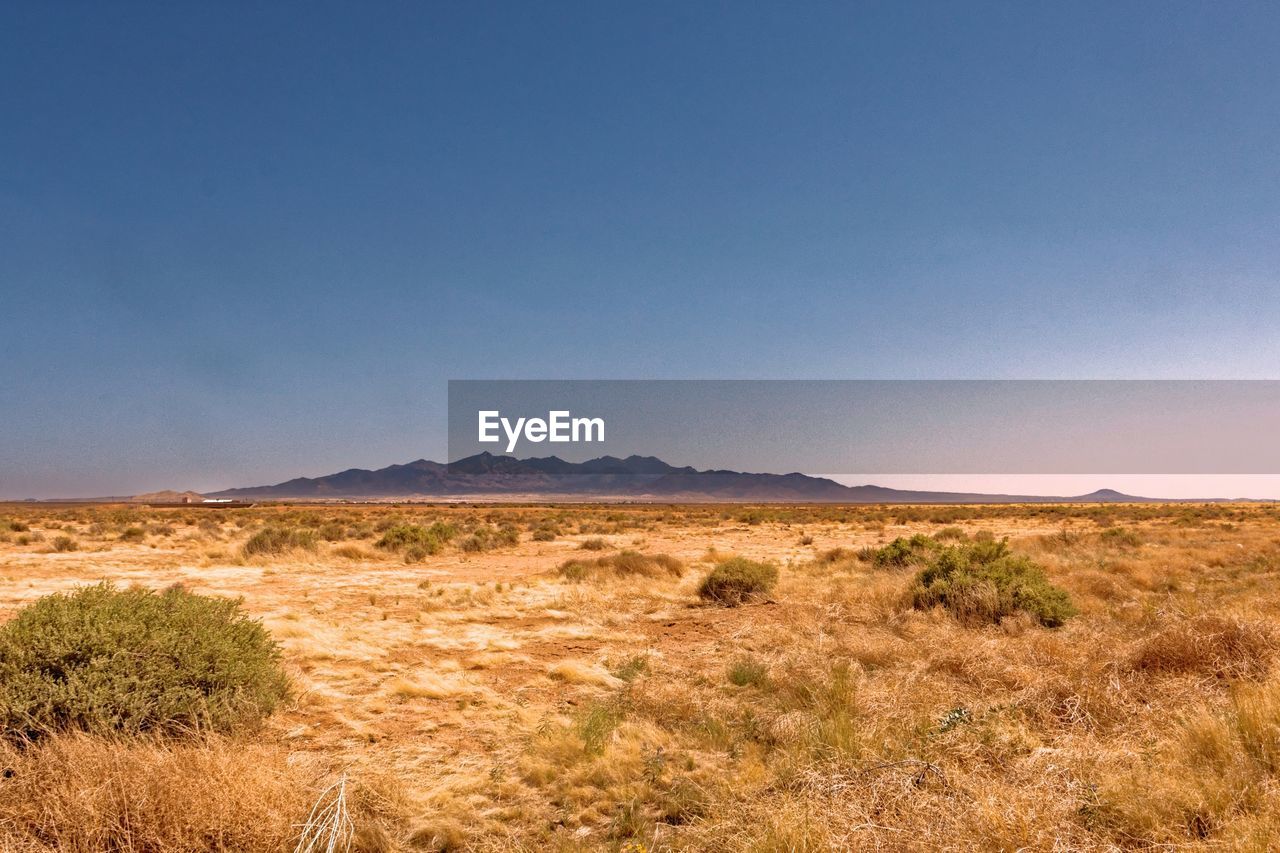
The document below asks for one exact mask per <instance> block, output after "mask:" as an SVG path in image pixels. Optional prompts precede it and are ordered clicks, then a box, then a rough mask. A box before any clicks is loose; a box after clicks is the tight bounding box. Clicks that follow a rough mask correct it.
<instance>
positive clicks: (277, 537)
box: [244, 527, 316, 556]
mask: <svg viewBox="0 0 1280 853" xmlns="http://www.w3.org/2000/svg"><path fill="white" fill-rule="evenodd" d="M295 549H296V550H302V551H314V550H315V549H316V535H315V533H313V532H312V531H310V530H298V529H296V528H293V527H264V528H262V529H261V530H259V531H258V532H257V533H255V534H253V535H252V536H250V537H249V541H248V542H246V543H244V553H245V556H253V555H255V554H266V555H271V554H283V553H285V552H286V551H293V550H295Z"/></svg>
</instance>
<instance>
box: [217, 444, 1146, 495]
mask: <svg viewBox="0 0 1280 853" xmlns="http://www.w3.org/2000/svg"><path fill="white" fill-rule="evenodd" d="M466 496H474V497H502V496H508V497H512V498H515V497H540V498H545V497H566V498H610V499H631V500H661V501H768V502H822V503H937V504H947V503H1058V502H1092V503H1121V502H1135V501H1145V502H1159V501H1160V499H1158V498H1142V497H1136V496H1133V495H1125V494H1121V493H1120V492H1117V491H1114V490H1112V489H1100V490H1098V491H1096V492H1091V493H1090V494H1087V495H1075V496H1056V497H1055V496H1046V495H990V494H980V493H968V492H928V491H914V490H910V489H891V488H886V487H884V486H873V485H865V486H845V485H842V484H840V483H837V482H836V481H835V480H831V479H828V478H825V477H813V476H809V475H807V474H750V473H744V472H741V471H723V470H709V471H699V470H697V469H695V468H692V467H689V466H684V467H677V466H674V465H669V464H668V463H666V462H664V461H662V460H661V459H658V458H656V457H653V456H628V457H627V458H626V459H619V458H618V457H615V456H602V457H600V458H598V459H591V460H588V461H586V462H566V461H565V460H563V459H560V458H559V457H556V456H547V457H541V458H531V459H516V458H515V457H512V456H495V455H493V454H491V453H487V452H486V453H480V454H477V455H475V456H469V457H467V458H466V459H461V460H458V461H457V462H453V463H448V464H446V463H441V462H432V461H430V460H427V459H419V460H417V461H415V462H409V463H406V464H403V465H389V466H387V467H386V468H379V469H377V470H368V469H364V468H349V469H347V470H346V471H340V472H338V473H336V474H329V475H327V476H323V477H298V478H296V479H293V480H287V481H285V482H283V483H277V484H275V485H272V486H252V487H248V488H237V489H226V490H224V491H221V492H214V493H213V494H212V497H219V498H237V499H241V500H270V499H293V500H297V499H311V500H324V499H332V498H349V499H350V498H381V499H386V498H426V497H436V498H456V497H466Z"/></svg>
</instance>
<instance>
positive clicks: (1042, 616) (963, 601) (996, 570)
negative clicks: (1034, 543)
mask: <svg viewBox="0 0 1280 853" xmlns="http://www.w3.org/2000/svg"><path fill="white" fill-rule="evenodd" d="M910 596H911V603H912V606H913V607H915V608H917V609H928V608H931V607H934V606H935V605H941V606H942V607H944V608H945V609H946V610H947V611H948V612H950V613H951V614H952V615H953V616H955V617H956V618H957V619H959V620H960V621H961V622H963V623H966V624H981V623H991V622H999V621H1000V620H1001V619H1003V618H1004V617H1006V616H1012V615H1014V614H1016V613H1025V614H1027V615H1028V616H1030V617H1031V618H1033V619H1035V620H1036V621H1037V622H1039V623H1040V624H1042V625H1046V626H1049V627H1055V626H1058V625H1061V624H1062V623H1063V622H1065V621H1066V620H1067V619H1068V618H1070V617H1071V616H1073V615H1075V613H1076V610H1075V607H1074V606H1073V605H1072V603H1071V598H1070V596H1068V595H1067V593H1066V591H1065V590H1063V589H1060V588H1058V587H1056V586H1053V585H1052V584H1051V583H1049V581H1048V579H1047V578H1046V577H1045V575H1044V571H1043V570H1042V569H1041V568H1040V567H1039V566H1038V565H1036V564H1035V563H1033V562H1032V561H1031V560H1030V559H1028V558H1027V557H1024V556H1019V555H1014V554H1011V553H1009V545H1008V543H1007V542H1006V541H1004V540H1001V541H999V542H976V543H974V544H971V545H958V546H953V547H949V548H943V549H942V550H940V551H938V552H937V554H936V555H934V557H933V558H932V559H931V560H930V562H929V564H928V565H927V566H925V567H924V568H923V569H922V570H921V571H920V573H919V574H918V575H917V576H916V579H915V583H914V584H913V585H912V587H911V590H910Z"/></svg>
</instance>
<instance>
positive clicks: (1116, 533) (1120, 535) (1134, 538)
mask: <svg viewBox="0 0 1280 853" xmlns="http://www.w3.org/2000/svg"><path fill="white" fill-rule="evenodd" d="M1098 540H1099V541H1100V542H1102V544H1103V545H1107V546H1109V547H1112V548H1137V547H1138V546H1140V545H1141V544H1142V537H1141V536H1139V535H1138V532H1137V531H1136V530H1129V529H1128V528H1126V527H1108V528H1107V529H1106V530H1104V531H1102V532H1101V533H1099V534H1098Z"/></svg>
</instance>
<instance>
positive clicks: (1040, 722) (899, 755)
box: [0, 504, 1280, 851]
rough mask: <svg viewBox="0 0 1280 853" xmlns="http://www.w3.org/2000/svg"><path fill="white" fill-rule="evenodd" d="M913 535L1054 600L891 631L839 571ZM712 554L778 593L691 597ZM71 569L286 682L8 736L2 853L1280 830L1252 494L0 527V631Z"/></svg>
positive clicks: (868, 565)
mask: <svg viewBox="0 0 1280 853" xmlns="http://www.w3.org/2000/svg"><path fill="white" fill-rule="evenodd" d="M432 525H436V526H435V527H434V528H433V527H432ZM264 531H266V533H264ZM914 534H928V535H930V536H932V537H934V540H933V541H932V543H931V544H930V545H929V547H930V548H945V547H946V546H948V545H955V544H957V543H960V544H964V543H970V542H974V541H979V540H984V539H995V540H997V541H998V540H999V539H1002V538H1006V537H1007V538H1008V540H1009V545H1010V547H1011V548H1012V551H1013V553H1014V554H1016V555H1025V556H1027V557H1029V558H1030V559H1032V560H1034V561H1035V562H1036V563H1037V564H1039V565H1040V566H1041V567H1043V569H1044V571H1045V573H1046V574H1047V576H1048V578H1049V580H1050V581H1051V582H1052V583H1053V584H1055V585H1057V586H1058V587H1061V588H1062V589H1064V590H1066V591H1067V593H1068V594H1069V595H1070V599H1071V602H1072V605H1073V607H1074V609H1075V610H1076V611H1078V612H1077V613H1076V614H1075V615H1074V616H1072V617H1070V618H1068V619H1066V621H1065V624H1063V625H1061V626H1060V627H1052V628H1050V627H1044V626H1043V625H1041V624H1038V623H1037V622H1036V621H1035V620H1034V619H1032V618H1030V617H1028V616H1027V615H1026V614H1023V613H1017V614H1014V615H1010V616H1006V617H1005V618H1003V619H1000V620H998V621H995V620H991V621H987V622H983V621H981V620H975V619H958V618H956V616H955V615H954V614H953V613H951V612H948V611H947V610H944V609H943V608H942V607H932V608H927V607H919V608H917V607H913V606H912V600H911V597H910V590H911V588H912V585H913V582H914V579H915V577H916V574H917V571H918V570H919V568H920V566H919V565H918V559H917V557H915V556H911V555H907V556H905V557H904V558H903V560H902V561H901V562H902V565H896V564H894V563H893V562H890V561H887V560H885V559H877V558H876V556H875V553H874V550H873V549H879V548H882V547H884V546H886V545H888V544H889V543H891V542H892V541H893V540H895V539H897V538H898V537H910V536H912V535H914ZM863 549H867V550H865V551H864V550H863ZM625 552H637V553H638V554H640V555H649V556H654V555H666V556H667V557H669V558H672V559H663V560H659V561H653V560H644V559H643V558H641V557H636V556H635V555H627V556H625V557H620V556H619V555H622V554H624V553H625ZM860 552H861V553H860ZM931 553H932V552H931ZM733 556H741V557H745V558H748V559H749V560H752V561H759V562H765V563H771V564H773V565H774V566H776V567H777V568H778V581H777V585H776V587H774V588H773V589H772V590H771V591H770V592H769V593H768V594H767V595H759V596H756V597H753V598H750V599H749V600H747V601H746V603H744V604H743V605H742V606H733V607H730V606H722V605H721V604H719V603H716V602H710V601H707V600H705V599H703V598H700V597H699V595H698V592H697V591H698V588H699V584H700V583H701V581H702V579H703V577H704V576H705V575H706V574H707V573H708V572H709V571H710V570H711V569H712V568H713V567H714V566H716V565H717V564H720V563H722V562H723V561H724V560H726V559H727V558H729V557H733ZM602 558H603V559H602ZM566 563H568V564H569V565H568V566H565V564H566ZM562 566H565V569H564V571H561V570H560V568H561V567H562ZM103 579H106V580H110V581H113V582H114V583H116V584H118V585H120V586H127V585H132V584H140V585H144V586H146V587H150V588H157V589H158V588H163V587H168V586H171V585H174V584H181V585H182V586H183V587H184V588H186V589H188V590H190V591H193V592H198V593H205V594H210V595H217V596H231V597H240V598H243V602H244V607H245V609H246V610H247V611H248V612H249V613H251V614H252V615H253V616H255V617H257V618H260V619H261V620H262V622H263V624H264V625H265V626H266V627H267V628H268V629H269V630H270V632H271V633H272V635H273V636H274V637H275V638H276V640H277V641H278V642H279V643H280V645H281V647H282V649H283V660H284V663H285V666H286V669H287V671H288V674H289V676H290V678H291V681H292V685H293V695H292V697H291V698H290V700H289V701H288V702H287V703H286V705H285V707H284V708H282V709H281V710H278V711H277V712H276V713H275V714H274V715H272V716H271V717H270V718H268V720H267V721H266V723H265V724H264V725H263V727H262V728H260V729H257V730H253V731H246V732H243V733H239V734H235V735H233V736H217V737H215V736H209V737H201V738H186V739H179V740H174V739H169V740H155V739H141V738H135V739H131V740H123V739H101V738H95V737H90V736H86V735H76V734H64V735H58V736H56V737H52V738H48V739H46V740H44V741H41V742H40V743H38V744H37V745H34V746H29V747H26V748H23V749H19V748H15V747H4V750H5V752H4V753H3V754H2V755H0V761H2V762H3V764H4V768H5V769H4V776H3V778H0V849H3V850H30V851H39V850H69V851H91V850H106V849H109V850H130V851H161V850H210V849H213V850H282V851H288V850H293V849H294V845H295V844H296V841H297V838H298V832H299V830H298V827H299V825H300V824H302V823H303V822H304V821H305V820H306V818H307V814H308V812H309V810H310V809H311V807H312V804H313V803H314V802H315V801H316V798H317V797H318V796H320V794H321V793H322V791H324V790H325V789H326V788H327V787H328V786H330V785H331V784H333V783H334V782H335V781H337V780H340V779H342V778H344V777H345V778H346V779H347V780H348V786H347V791H348V795H349V796H348V803H349V806H350V809H351V815H352V820H353V822H354V828H355V836H354V842H353V845H354V846H353V849H360V850H370V851H392V850H513V849H514V850H546V849H553V850H554V849H563V850H576V849H603V850H667V849H674V850H755V851H783V850H804V851H808V850H829V849H834V850H840V849H885V850H907V849H960V850H968V849H989V850H1017V849H1028V848H1030V849H1109V848H1138V849H1142V848H1153V847H1163V846H1179V847H1187V848H1191V849H1198V848H1202V849H1206V850H1207V849H1214V850H1219V849H1233V850H1235V849H1240V850H1265V849H1274V845H1275V843H1276V839H1278V838H1280V784H1278V783H1280V674H1278V673H1276V671H1275V669H1274V666H1273V664H1274V660H1275V655H1276V650H1277V641H1278V639H1280V634H1277V631H1276V625H1277V621H1276V620H1277V617H1278V616H1280V592H1278V591H1277V590H1278V589H1280V586H1278V585H1280V508H1277V507H1276V506H1274V505H1241V504H1216V505H1177V504H1169V505H1115V506H1101V505H1091V506H1057V505H1039V506H980V507H979V506H972V507H968V506H962V507H833V506H790V507H787V506H759V507H744V506H706V505H698V506H582V505H578V506H539V507H502V506H484V507H466V506H423V505H402V506H384V505H380V506H280V507H258V508H252V509H244V510H227V511H211V510H202V509H183V508H175V509H149V508H144V507H128V506H76V507H56V506H48V505H22V504H14V505H4V506H0V619H7V618H9V617H11V616H12V615H13V614H14V613H15V612H17V611H18V610H19V609H20V608H21V607H23V606H24V605H27V604H30V603H31V602H33V601H35V600H37V599H38V598H40V597H41V596H45V595H48V594H50V593H56V592H64V591H68V590H71V589H73V588H75V587H77V586H79V585H84V584H87V583H92V582H96V581H99V580H103Z"/></svg>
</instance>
